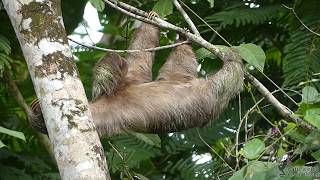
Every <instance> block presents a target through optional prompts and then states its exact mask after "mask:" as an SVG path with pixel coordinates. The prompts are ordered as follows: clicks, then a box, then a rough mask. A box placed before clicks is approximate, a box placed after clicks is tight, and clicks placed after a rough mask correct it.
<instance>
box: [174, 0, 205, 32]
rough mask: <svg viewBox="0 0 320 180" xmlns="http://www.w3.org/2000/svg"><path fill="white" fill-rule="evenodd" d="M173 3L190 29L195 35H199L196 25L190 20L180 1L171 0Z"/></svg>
mask: <svg viewBox="0 0 320 180" xmlns="http://www.w3.org/2000/svg"><path fill="white" fill-rule="evenodd" d="M172 2H173V4H174V5H175V6H176V8H177V9H178V11H179V12H180V13H181V15H182V16H183V18H184V20H185V21H186V22H187V23H188V25H189V27H190V29H191V31H192V32H193V33H194V34H195V35H197V36H201V35H200V32H199V31H198V29H197V27H196V26H195V25H194V23H193V22H192V20H191V19H190V17H189V16H188V14H187V13H186V12H185V11H184V10H183V8H182V7H181V5H180V3H179V2H178V0H172Z"/></svg>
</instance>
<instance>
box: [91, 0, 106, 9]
mask: <svg viewBox="0 0 320 180" xmlns="http://www.w3.org/2000/svg"><path fill="white" fill-rule="evenodd" d="M90 3H91V4H92V6H93V7H95V8H96V9H97V11H99V12H102V11H103V10H104V1H103V0H90Z"/></svg>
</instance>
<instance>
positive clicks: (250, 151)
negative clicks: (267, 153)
mask: <svg viewBox="0 0 320 180" xmlns="http://www.w3.org/2000/svg"><path fill="white" fill-rule="evenodd" d="M264 149H265V144H264V142H263V141H261V140H260V139H252V140H250V141H249V142H248V143H247V144H246V145H245V146H244V148H243V149H242V150H241V151H240V152H239V153H240V154H241V155H243V156H244V157H245V158H247V159H255V158H257V157H258V156H259V155H260V153H262V152H263V150H264Z"/></svg>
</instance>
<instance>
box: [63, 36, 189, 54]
mask: <svg viewBox="0 0 320 180" xmlns="http://www.w3.org/2000/svg"><path fill="white" fill-rule="evenodd" d="M68 40H70V41H72V42H74V43H76V44H79V45H81V46H84V47H87V48H90V49H95V50H98V51H104V52H117V53H133V52H141V51H144V52H150V51H159V50H163V49H169V48H173V47H176V46H180V45H182V44H187V43H190V42H189V41H182V42H178V43H174V44H170V45H166V46H159V47H155V48H147V49H128V50H117V49H106V48H101V47H97V46H92V45H88V44H84V43H81V42H78V41H76V40H73V39H71V38H68Z"/></svg>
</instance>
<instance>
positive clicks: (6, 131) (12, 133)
mask: <svg viewBox="0 0 320 180" xmlns="http://www.w3.org/2000/svg"><path fill="white" fill-rule="evenodd" d="M0 133H4V134H7V135H9V136H13V137H16V138H19V139H22V140H24V141H26V137H25V136H24V134H23V133H22V132H18V131H13V130H10V129H7V128H4V127H2V126H0Z"/></svg>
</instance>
